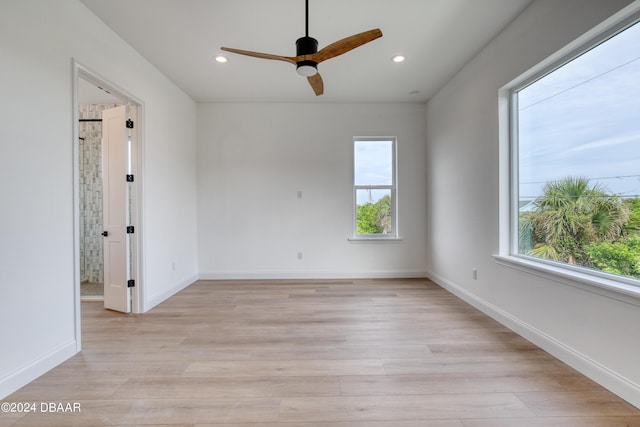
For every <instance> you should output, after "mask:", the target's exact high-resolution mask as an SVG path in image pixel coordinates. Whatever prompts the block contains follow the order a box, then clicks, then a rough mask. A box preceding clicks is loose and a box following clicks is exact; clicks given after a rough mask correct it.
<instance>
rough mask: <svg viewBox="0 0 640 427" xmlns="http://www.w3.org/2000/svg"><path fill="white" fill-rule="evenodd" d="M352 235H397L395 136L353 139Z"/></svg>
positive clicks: (383, 236)
mask: <svg viewBox="0 0 640 427" xmlns="http://www.w3.org/2000/svg"><path fill="white" fill-rule="evenodd" d="M353 147H354V149H353V166H354V168H353V169H354V174H353V183H354V185H353V199H354V236H355V237H356V238H394V237H397V228H398V227H397V220H396V215H397V214H396V167H395V164H396V154H395V153H396V139H395V138H391V137H386V138H354V141H353Z"/></svg>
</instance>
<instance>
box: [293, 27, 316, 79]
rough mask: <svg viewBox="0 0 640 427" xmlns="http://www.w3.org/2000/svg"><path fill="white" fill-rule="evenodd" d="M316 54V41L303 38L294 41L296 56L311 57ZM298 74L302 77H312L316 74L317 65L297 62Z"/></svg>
mask: <svg viewBox="0 0 640 427" xmlns="http://www.w3.org/2000/svg"><path fill="white" fill-rule="evenodd" d="M316 52H318V40H316V39H314V38H313V37H309V36H305V37H300V38H299V39H298V40H296V56H303V55H313V54H314V53H316ZM297 66H298V68H297V71H298V74H300V75H302V76H307V77H308V76H312V75H314V74H316V73H317V72H318V69H317V66H318V63H317V62H315V61H311V60H303V61H298V63H297Z"/></svg>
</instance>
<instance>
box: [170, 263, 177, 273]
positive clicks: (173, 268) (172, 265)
mask: <svg viewBox="0 0 640 427" xmlns="http://www.w3.org/2000/svg"><path fill="white" fill-rule="evenodd" d="M171 270H173V271H176V262H175V261H174V262H172V263H171Z"/></svg>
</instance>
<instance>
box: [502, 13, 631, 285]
mask: <svg viewBox="0 0 640 427" xmlns="http://www.w3.org/2000/svg"><path fill="white" fill-rule="evenodd" d="M627 22H629V21H627ZM630 22H631V24H630V25H626V26H624V27H622V28H618V29H617V31H611V32H610V33H609V34H608V37H606V38H605V37H604V36H599V38H598V39H597V40H595V39H592V40H591V42H590V44H588V45H583V47H582V49H580V50H579V51H573V52H572V53H571V54H570V56H565V57H564V58H562V60H561V61H558V62H556V64H555V66H554V67H553V68H552V69H551V70H549V69H547V70H546V72H544V73H542V75H541V74H538V75H536V76H533V77H530V78H529V79H528V80H525V81H523V82H522V83H519V84H517V86H515V87H512V88H511V89H510V101H511V171H512V177H511V218H512V221H511V229H510V233H511V236H512V238H511V249H510V253H511V254H512V255H515V256H518V257H523V258H525V259H528V260H532V261H534V262H539V263H545V264H547V265H551V266H554V267H560V268H564V269H567V270H569V271H576V272H579V273H586V274H588V275H590V276H591V277H594V278H595V279H596V280H597V278H601V279H608V280H611V279H613V280H615V281H616V282H620V283H624V284H626V285H632V286H638V285H640V280H638V279H640V84H639V82H640V23H637V22H638V17H637V16H636V19H635V21H630ZM585 46H586V48H585ZM612 275H613V276H612Z"/></svg>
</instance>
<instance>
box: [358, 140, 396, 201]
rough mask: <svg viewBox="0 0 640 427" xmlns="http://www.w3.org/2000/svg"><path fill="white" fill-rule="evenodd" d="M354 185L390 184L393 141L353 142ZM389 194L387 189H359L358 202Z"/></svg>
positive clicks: (375, 199)
mask: <svg viewBox="0 0 640 427" xmlns="http://www.w3.org/2000/svg"><path fill="white" fill-rule="evenodd" d="M354 147H355V148H354V158H355V161H354V164H355V168H354V169H355V170H354V173H355V176H354V179H355V184H356V185H391V184H392V174H393V151H392V150H393V143H392V142H391V141H390V140H386V141H356V142H355V143H354ZM387 194H390V193H389V191H388V190H371V191H367V190H359V191H358V195H357V202H358V204H364V203H367V202H376V201H378V200H379V199H380V198H382V197H383V196H385V195H387Z"/></svg>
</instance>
